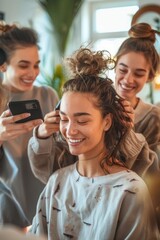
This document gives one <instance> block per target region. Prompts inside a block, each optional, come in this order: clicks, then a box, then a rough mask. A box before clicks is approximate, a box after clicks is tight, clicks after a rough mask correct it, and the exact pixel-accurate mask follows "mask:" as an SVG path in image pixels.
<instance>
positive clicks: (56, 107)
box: [54, 100, 61, 110]
mask: <svg viewBox="0 0 160 240" xmlns="http://www.w3.org/2000/svg"><path fill="white" fill-rule="evenodd" d="M60 105H61V100H60V101H59V102H58V103H57V105H56V106H55V109H54V110H59V109H60Z"/></svg>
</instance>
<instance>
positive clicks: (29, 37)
mask: <svg viewBox="0 0 160 240" xmlns="http://www.w3.org/2000/svg"><path fill="white" fill-rule="evenodd" d="M30 46H37V47H38V35H37V33H36V32H35V31H34V30H33V29H31V28H27V27H19V26H18V25H16V24H12V25H9V24H6V23H5V22H4V21H0V48H1V49H2V50H3V51H4V52H5V55H6V59H5V60H6V61H7V62H8V61H9V60H10V58H11V56H12V54H13V53H14V51H15V50H16V49H18V48H23V47H30Z"/></svg>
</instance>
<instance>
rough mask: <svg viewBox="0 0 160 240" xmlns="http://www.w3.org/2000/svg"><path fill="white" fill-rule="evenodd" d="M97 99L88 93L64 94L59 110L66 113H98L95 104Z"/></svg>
mask: <svg viewBox="0 0 160 240" xmlns="http://www.w3.org/2000/svg"><path fill="white" fill-rule="evenodd" d="M96 102H97V98H96V97H94V96H93V95H92V94H89V93H79V92H66V93H64V94H63V97H62V100H61V106H60V110H61V111H63V112H65V113H66V114H68V113H76V112H88V113H92V112H99V110H98V109H97V108H96V106H95V103H96Z"/></svg>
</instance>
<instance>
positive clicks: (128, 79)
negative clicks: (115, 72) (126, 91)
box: [124, 72, 134, 83]
mask: <svg viewBox="0 0 160 240" xmlns="http://www.w3.org/2000/svg"><path fill="white" fill-rule="evenodd" d="M124 79H125V80H126V82H127V83H133V82H134V77H133V74H132V73H131V72H128V73H127V74H126V75H125V78H124Z"/></svg>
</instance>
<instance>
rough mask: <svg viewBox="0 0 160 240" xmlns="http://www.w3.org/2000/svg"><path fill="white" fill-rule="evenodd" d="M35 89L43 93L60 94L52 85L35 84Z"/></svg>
mask: <svg viewBox="0 0 160 240" xmlns="http://www.w3.org/2000/svg"><path fill="white" fill-rule="evenodd" d="M33 90H34V91H35V92H41V93H42V94H52V95H55V96H58V94H57V92H56V91H55V89H53V88H51V87H50V86H46V85H43V86H36V85H35V86H34V87H33Z"/></svg>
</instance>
